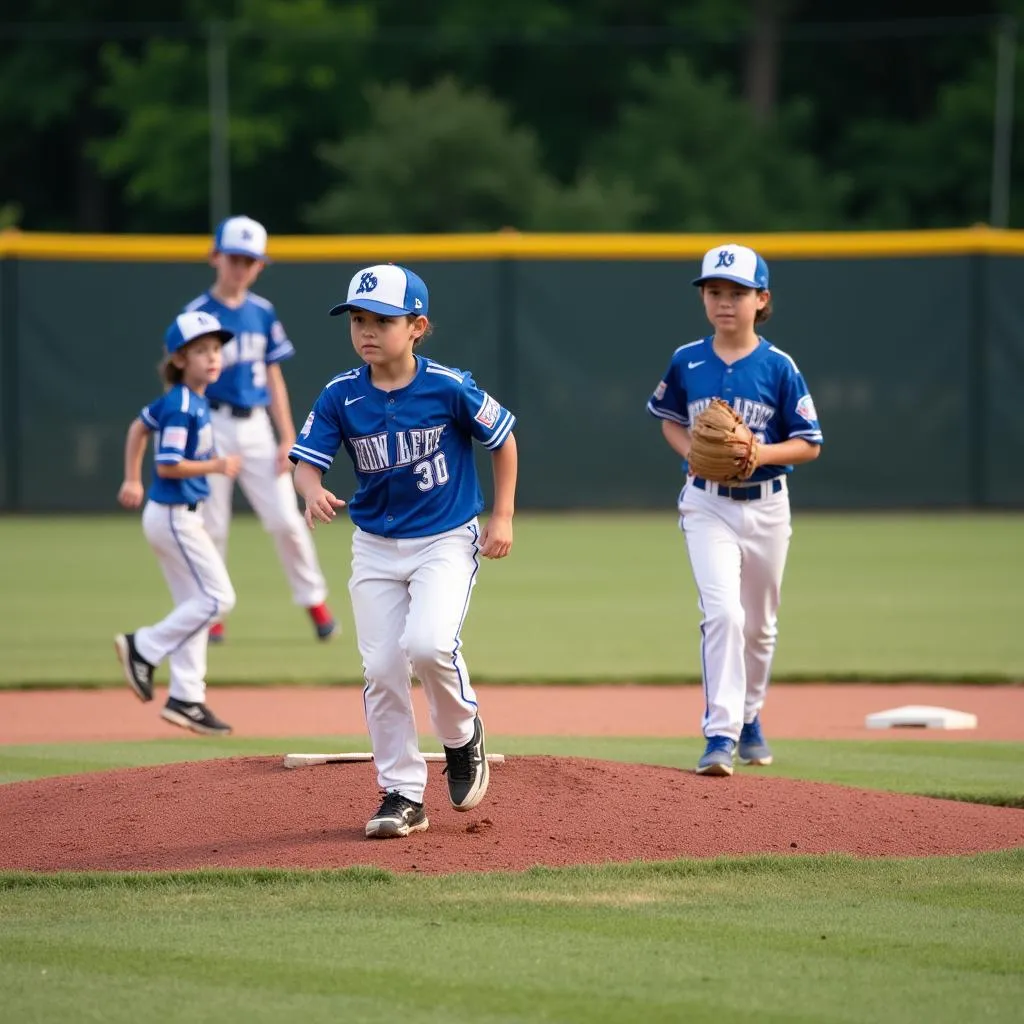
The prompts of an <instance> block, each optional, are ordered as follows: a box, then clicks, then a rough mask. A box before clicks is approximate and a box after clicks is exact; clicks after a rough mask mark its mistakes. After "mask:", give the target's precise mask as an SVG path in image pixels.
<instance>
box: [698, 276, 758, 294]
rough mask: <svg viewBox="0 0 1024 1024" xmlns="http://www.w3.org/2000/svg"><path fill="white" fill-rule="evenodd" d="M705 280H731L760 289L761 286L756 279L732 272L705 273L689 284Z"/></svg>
mask: <svg viewBox="0 0 1024 1024" xmlns="http://www.w3.org/2000/svg"><path fill="white" fill-rule="evenodd" d="M705 281H732V282H733V284H741V285H743V287H744V288H756V289H757V290H758V291H761V286H760V285H759V284H758V283H757V282H756V281H751V280H750V279H749V278H746V277H736V276H734V275H733V274H705V275H704V276H703V277H695V278H694V279H693V280H692V281H691V282H690V284H703V283H704V282H705Z"/></svg>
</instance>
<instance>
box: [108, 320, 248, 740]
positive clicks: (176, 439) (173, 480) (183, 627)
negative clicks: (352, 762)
mask: <svg viewBox="0 0 1024 1024" xmlns="http://www.w3.org/2000/svg"><path fill="white" fill-rule="evenodd" d="M231 337H232V335H231V332H230V331H226V330H224V328H223V327H222V326H221V324H220V322H219V321H218V320H217V318H216V317H213V316H210V315H209V314H208V313H200V312H196V313H182V314H181V315H180V316H179V317H177V318H176V319H175V321H174V323H172V324H171V326H170V327H169V328H168V329H167V333H166V335H165V339H164V343H165V349H166V353H167V355H166V357H165V359H164V363H163V366H162V373H163V377H164V381H165V383H166V385H167V391H166V392H165V393H164V394H163V395H161V396H160V398H157V399H155V400H154V401H152V402H150V403H149V405H147V406H146V407H145V408H144V409H143V410H142V412H141V413H140V414H139V417H138V419H136V420H134V421H133V422H132V424H131V426H129V428H128V437H127V440H126V442H125V452H124V482H123V483H122V484H121V489H120V491H119V492H118V495H117V500H118V501H119V502H120V503H121V504H122V505H123V506H124V507H125V508H138V507H139V505H141V504H142V498H143V489H142V458H143V455H144V454H145V451H146V444H147V442H148V440H149V435H150V434H151V433H154V434H156V435H157V437H158V440H157V442H156V456H155V459H154V467H153V469H154V472H153V483H152V486H151V487H150V489H149V500H148V501H147V502H146V507H145V509H144V510H143V512H142V529H143V532H144V533H145V535H146V539H147V540H148V541H149V543H150V546H151V547H152V548H153V550H154V552H156V557H157V559H158V560H159V562H160V568H161V569H162V570H163V573H164V578H165V579H166V580H167V585H168V587H169V588H170V591H171V596H172V597H173V599H174V605H175V607H174V610H173V611H172V612H171V613H170V615H168V616H167V617H166V618H164V619H163V620H161V621H160V622H158V623H157V624H156V625H154V626H143V627H142V628H140V629H137V630H136V631H135V632H134V633H119V634H118V635H117V636H115V637H114V649H115V650H116V652H117V657H118V660H119V661H120V662H121V667H122V669H123V671H124V676H125V679H126V680H127V682H128V685H129V686H130V687H131V688H132V690H133V691H134V692H135V695H136V696H137V697H138V698H139V700H142V701H151V700H152V699H153V670H154V668H155V667H156V666H157V665H159V664H160V662H161V661H163V660H164V658H168V659H169V660H170V669H171V679H170V687H169V696H168V699H167V703H166V705H165V706H164V708H163V710H162V711H161V712H160V716H161V718H163V719H165V720H166V721H168V722H171V723H172V724H174V725H180V726H182V727H183V728H185V729H191V730H192V731H193V732H198V733H203V734H206V735H214V736H218V735H224V734H227V733H230V732H231V726H229V725H227V724H226V723H225V722H222V721H221V720H220V719H219V718H218V717H217V716H216V715H215V714H214V713H213V712H212V711H211V710H210V709H209V708H208V707H207V706H206V644H207V631H208V629H209V627H210V624H211V623H212V622H214V621H217V620H219V619H220V618H221V617H222V616H224V615H227V613H228V612H229V611H231V609H232V608H233V607H234V604H235V591H234V588H233V587H232V586H231V580H230V579H229V578H228V573H227V569H225V567H224V560H223V559H222V558H221V557H220V553H219V552H218V551H217V548H216V546H215V545H214V543H213V541H212V540H211V539H210V535H209V534H208V533H207V532H206V529H205V528H204V526H203V513H202V510H201V506H202V505H203V503H204V502H205V500H206V499H207V497H208V496H209V493H210V487H209V484H208V482H207V474H211V473H213V474H221V475H223V476H225V477H227V478H229V479H234V478H235V477H236V476H237V475H238V472H239V470H240V469H241V465H242V460H241V458H240V456H238V455H220V456H218V455H217V454H216V453H215V451H214V444H213V429H212V427H211V426H210V410H209V403H208V401H207V399H206V395H205V393H206V389H207V387H208V386H209V385H210V384H211V383H212V382H213V381H215V380H216V379H217V377H218V376H219V375H220V372H221V350H222V346H223V344H224V343H225V342H227V341H228V340H230V338H231Z"/></svg>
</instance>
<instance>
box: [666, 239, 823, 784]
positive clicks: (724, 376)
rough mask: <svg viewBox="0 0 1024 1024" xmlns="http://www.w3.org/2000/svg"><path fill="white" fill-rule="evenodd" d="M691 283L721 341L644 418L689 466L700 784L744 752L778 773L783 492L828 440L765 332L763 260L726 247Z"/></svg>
mask: <svg viewBox="0 0 1024 1024" xmlns="http://www.w3.org/2000/svg"><path fill="white" fill-rule="evenodd" d="M693 284H694V285H696V286H697V287H699V288H700V291H701V297H702V299H703V301H704V311H705V313H706V315H707V318H708V320H709V321H710V322H711V325H712V327H713V328H714V333H713V334H711V335H709V336H707V337H705V338H702V339H701V340H699V341H694V342H691V343H690V344H688V345H683V346H682V347H681V348H678V349H676V351H675V353H674V354H673V356H672V360H671V362H670V363H669V367H668V371H667V372H666V373H665V376H664V378H663V379H662V380H661V381H660V382H659V384H658V386H657V388H655V390H654V394H653V395H652V396H651V398H650V400H649V401H648V403H647V409H648V411H649V412H650V413H651V414H652V415H654V416H657V417H658V418H659V419H660V420H661V429H662V434H663V435H664V437H665V440H666V441H667V442H668V444H669V446H670V447H671V448H672V449H673V450H674V451H675V452H677V453H678V454H679V455H681V456H682V457H683V459H684V460H686V461H685V463H684V467H685V469H686V472H687V476H686V482H685V483H684V485H683V489H682V491H681V493H680V495H679V502H678V505H679V526H680V529H681V530H682V531H683V535H684V537H685V539H686V547H687V551H688V553H689V556H690V564H691V566H692V568H693V576H694V580H695V581H696V584H697V592H698V601H699V606H700V609H701V612H702V613H703V615H704V620H703V622H702V623H701V666H702V674H703V680H704V695H705V710H704V716H703V720H702V723H701V724H702V728H703V733H704V736H705V738H706V740H707V744H706V746H705V750H704V754H703V756H702V757H701V758H700V760H699V761H698V763H697V772H698V774H701V775H732V772H733V763H734V760H735V758H736V755H737V753H738V754H739V759H740V760H741V761H742V762H744V763H745V764H751V765H766V764H771V762H772V752H771V749H770V748H769V746H768V743H767V741H766V740H765V738H764V734H763V732H762V730H761V721H760V712H761V709H762V708H763V706H764V702H765V695H766V693H767V690H768V679H769V675H770V672H771V663H772V655H773V654H774V652H775V639H776V635H777V622H778V608H779V597H780V593H781V588H782V574H783V570H784V569H785V565H786V554H787V551H788V548H789V538H790V535H791V534H792V527H791V525H790V510H789V488H788V483H787V480H788V478H789V474H790V473H791V472H792V471H793V467H794V466H796V465H799V464H800V463H803V462H811V461H812V460H814V459H816V458H817V457H818V454H819V452H820V451H821V444H822V433H821V427H820V426H819V424H818V414H817V412H816V411H815V408H814V401H813V399H812V398H811V395H810V392H809V391H808V388H807V384H806V383H805V382H804V378H803V376H802V375H801V373H800V371H799V370H798V369H797V366H796V363H794V362H793V360H792V359H791V358H790V356H788V355H787V354H786V353H785V352H783V351H782V350H781V349H777V348H776V347H775V346H774V345H772V344H771V343H770V342H769V341H767V340H765V339H764V338H762V337H761V336H760V335H759V334H758V333H757V326H758V325H759V324H761V323H763V322H764V321H765V320H767V319H768V317H769V316H770V315H771V304H772V298H771V293H770V292H769V290H768V265H767V264H766V263H765V261H764V260H763V259H762V258H761V257H760V256H759V255H758V254H757V253H756V252H754V251H753V250H752V249H749V248H747V247H746V246H742V245H734V244H727V245H721V246H717V247H715V248H714V249H711V250H709V251H708V252H707V253H706V254H705V255H704V259H703V263H702V266H701V273H700V276H699V277H698V278H696V279H695V280H694V281H693Z"/></svg>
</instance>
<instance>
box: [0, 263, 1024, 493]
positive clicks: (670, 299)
mask: <svg viewBox="0 0 1024 1024" xmlns="http://www.w3.org/2000/svg"><path fill="white" fill-rule="evenodd" d="M409 262H411V263H412V265H413V266H415V267H416V268H417V269H418V270H419V271H420V272H421V273H422V274H423V276H424V277H425V278H426V280H427V283H428V285H429V286H430V290H431V307H432V309H431V312H432V319H433V320H434V323H435V333H434V336H433V337H432V338H430V339H429V341H428V343H427V345H426V347H425V349H424V351H425V352H426V353H427V354H429V355H431V356H433V357H434V358H436V359H438V360H440V361H441V362H444V363H448V364H450V365H453V366H458V367H462V368H464V369H465V368H468V369H471V370H472V371H473V373H474V376H475V377H476V379H477V381H478V383H480V384H481V385H482V386H483V387H485V388H486V389H488V390H489V391H493V393H494V394H495V395H497V396H498V397H500V398H501V399H502V400H503V401H504V402H505V403H506V404H508V405H510V406H511V407H512V408H514V409H515V411H516V412H517V413H518V414H519V418H520V419H519V427H518V429H517V432H516V433H517V437H518V439H519V444H520V450H521V477H520V481H521V482H520V507H521V508H536V509H561V508H658V507H661V508H671V506H672V504H673V502H674V498H675V493H676V490H677V488H678V484H679V470H678V465H677V461H676V459H675V457H674V456H673V455H672V454H671V452H670V451H669V450H668V448H667V447H666V446H665V444H664V442H663V441H662V440H661V437H660V431H659V428H658V424H657V422H656V421H654V420H653V419H651V417H649V416H648V415H647V414H646V412H645V411H644V403H645V402H646V400H647V397H648V395H649V394H650V392H651V390H652V389H653V387H654V386H655V385H656V384H657V382H658V379H659V378H660V376H661V374H662V371H663V370H664V368H665V367H666V365H667V363H668V360H669V358H670V356H671V354H672V352H673V350H674V349H675V348H676V347H677V346H678V345H681V344H683V343H685V342H687V341H691V340H693V339H694V338H696V337H698V336H700V335H701V334H703V333H705V326H706V325H705V323H704V321H703V314H702V311H701V306H700V302H699V299H698V296H697V294H696V292H695V289H693V288H692V287H691V286H690V285H689V280H690V278H691V277H692V276H693V271H694V265H695V261H693V260H685V261H675V260H657V259H644V260H611V259H609V260H595V259H581V260H568V259H566V260H543V259H541V260H536V259H524V260H515V259H494V260H464V261H463V260H459V261H454V260H449V261H443V260H430V261H421V262H418V263H417V262H415V261H409ZM771 267H772V274H773V281H772V283H773V293H774V297H775V310H776V312H775V315H774V317H773V318H772V320H771V321H770V322H769V323H768V324H767V325H766V327H765V329H764V333H765V335H766V336H767V337H768V338H769V339H770V340H771V341H772V342H774V343H775V344H776V345H778V346H779V347H780V348H783V349H785V350H786V351H788V352H789V353H790V354H791V355H792V356H793V357H794V358H795V359H796V361H797V363H798V364H799V366H800V368H801V369H802V370H803V372H804V374H805V376H806V377H807V379H808V381H809V383H810V385H811V390H812V392H813V394H814V396H815V399H816V403H817V406H818V410H819V413H820V416H821V421H822V425H823V428H824V431H825V438H826V447H825V452H824V454H823V456H822V458H821V459H820V460H819V461H818V462H816V463H815V464H814V465H813V466H809V467H805V468H803V469H801V470H799V471H798V472H797V474H796V477H795V480H794V488H793V491H794V503H795V504H797V505H800V506H803V507H819V508H901V507H936V508H940V507H955V506H1010V505H1012V506H1019V505H1021V504H1024V481H1022V478H1021V474H1020V473H1019V472H1018V471H1017V469H1016V466H1017V461H1018V460H1017V459H1016V458H1014V456H1018V455H1019V453H1021V452H1022V451H1024V423H1022V420H1021V417H1020V414H1019V410H1018V405H1020V403H1021V400H1022V399H1024V288H1022V287H1021V285H1020V281H1019V278H1018V275H1019V274H1021V272H1022V270H1024V258H1021V257H1016V256H996V255H964V256H928V257H916V258H911V257H905V258H850V259H845V258H838V259H837V258H830V259H775V260H773V261H772V262H771ZM356 269H358V265H357V264H353V263H329V262H320V263H316V262H298V263H290V262H282V263H276V264H273V265H271V266H270V267H269V268H268V269H267V270H266V271H265V272H264V275H263V277H262V278H261V279H260V281H259V283H258V285H257V291H259V292H260V293H261V294H264V295H266V296H268V297H269V298H271V299H272V300H273V301H274V302H275V303H276V305H277V308H278V311H279V313H280V315H281V318H282V320H283V322H284V324H285V326H286V328H287V329H288V332H289V334H290V335H291V337H292V339H293V340H294V342H295V345H296V348H297V355H296V357H295V358H294V359H292V360H291V361H290V362H289V363H287V364H286V378H287V380H288V384H289V388H290V390H291V395H292V403H293V407H294V412H295V418H296V421H297V422H298V423H301V422H302V419H303V418H304V417H305V414H306V411H307V409H308V407H309V406H310V404H311V403H312V401H313V400H314V398H315V397H316V395H317V393H318V391H319V389H320V387H321V386H322V385H323V383H324V382H325V381H326V380H327V379H328V378H329V377H330V376H331V375H332V374H333V373H335V372H336V371H338V370H341V369H344V368H347V367H349V366H351V365H353V363H354V362H355V359H356V357H355V356H354V354H353V352H352V349H351V346H350V344H349V341H348V335H347V320H346V319H345V318H330V317H328V316H327V310H328V308H329V307H330V305H331V304H332V303H333V302H334V301H336V300H337V299H338V298H339V297H340V296H342V295H343V293H344V289H345V286H346V284H347V281H348V279H349V277H350V275H351V274H352V273H353V271H354V270H356ZM209 276H210V271H209V269H208V268H207V267H206V266H205V265H203V264H201V263H186V262H180V263H175V262H135V263H132V262H117V261H109V260H105V261H98V262H88V261H82V260H78V259H75V260H71V259H69V260H48V259H19V258H13V257H8V258H6V259H3V260H2V261H0V328H2V330H0V508H3V509H5V510H8V511H16V510H27V511H28V510H32V511H49V510H67V511H102V510H110V509H113V507H114V504H115V502H114V496H115V493H116V490H117V486H118V483H119V481H120V477H121V453H122V445H123V440H124V432H125V429H126V427H127V425H128V423H129V421H130V420H131V419H132V418H133V416H135V415H136V413H137V411H138V409H139V408H140V406H141V405H142V404H143V403H144V402H146V401H149V400H150V399H151V398H153V397H154V396H155V395H156V394H158V393H159V390H160V383H159V380H158V379H157V376H156V371H155V367H156V363H157V361H158V360H159V357H160V348H161V339H162V335H163V331H164V328H165V327H166V325H167V323H169V322H170V320H171V318H172V317H173V316H174V315H175V314H176V313H177V312H178V311H179V309H180V307H181V306H182V304H183V303H184V302H186V301H188V300H189V299H191V298H192V297H193V296H195V295H197V294H198V293H199V292H200V291H202V290H203V288H205V287H206V286H207V284H208V283H209ZM484 463H485V457H482V458H481V465H484ZM336 476H337V477H338V479H335V481H334V485H335V486H336V488H337V489H338V490H339V492H341V493H348V492H349V490H350V486H351V476H350V475H349V474H348V472H347V470H344V469H342V470H340V471H336Z"/></svg>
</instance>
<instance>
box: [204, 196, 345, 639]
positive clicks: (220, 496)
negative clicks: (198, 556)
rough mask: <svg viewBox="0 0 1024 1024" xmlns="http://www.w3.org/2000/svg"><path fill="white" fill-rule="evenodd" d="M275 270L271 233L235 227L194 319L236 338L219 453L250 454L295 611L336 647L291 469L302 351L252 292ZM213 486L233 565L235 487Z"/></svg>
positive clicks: (221, 397) (243, 220)
mask: <svg viewBox="0 0 1024 1024" xmlns="http://www.w3.org/2000/svg"><path fill="white" fill-rule="evenodd" d="M268 262H269V259H268V257H267V229H266V228H265V227H264V226H263V225H262V224H261V223H260V222H259V221H256V220H253V219H252V217H245V216H235V217H228V218H227V219H226V220H224V221H222V222H221V223H220V224H219V225H218V226H217V230H216V231H215V232H214V236H213V247H212V251H211V253H210V264H211V265H212V266H213V268H214V270H215V271H216V279H215V281H214V283H213V285H212V287H210V288H209V289H208V290H207V291H205V292H204V293H203V294H202V295H200V296H198V297H197V298H196V299H194V300H193V301H192V302H190V303H188V305H187V306H186V307H185V309H186V310H201V311H203V312H206V313H209V314H210V315H211V316H215V317H217V318H218V319H219V320H220V321H221V323H222V324H224V326H225V327H227V328H228V329H229V330H230V331H231V332H232V333H233V334H234V335H235V339H234V340H233V341H232V342H230V343H229V344H228V345H226V346H225V349H224V372H223V373H222V374H221V376H220V379H219V380H218V381H217V382H216V383H215V384H213V385H211V387H210V391H209V399H210V410H211V422H212V423H213V430H214V434H215V436H216V438H217V448H218V450H219V451H221V452H225V453H233V454H239V453H241V452H243V451H244V452H245V454H246V460H245V466H244V468H243V469H242V471H241V473H240V474H239V476H238V485H239V486H240V487H241V489H242V492H243V494H244V495H245V497H246V499H247V500H248V502H249V504H250V506H252V509H253V511H254V512H255V513H256V515H257V517H258V518H259V520H260V523H261V525H262V526H263V528H264V529H265V530H266V531H267V533H268V534H270V537H271V539H272V540H273V543H274V549H275V551H276V553H277V557H278V560H279V561H280V563H281V567H282V568H283V569H284V573H285V577H286V578H287V580H288V585H289V589H290V591H291V598H292V603H293V604H295V605H297V606H298V607H300V608H304V609H305V610H306V614H307V615H308V617H309V620H310V622H311V624H312V627H313V631H314V635H315V636H316V637H317V638H318V639H320V640H330V639H331V638H332V637H333V636H335V635H336V634H337V633H338V630H339V626H338V623H337V622H336V620H335V619H334V616H333V615H332V614H331V611H330V609H329V608H328V606H327V603H326V601H327V583H326V581H325V580H324V576H323V573H322V572H321V569H320V562H319V559H318V558H317V553H316V548H315V547H314V545H313V541H312V539H311V538H310V536H309V531H308V530H307V529H306V528H305V526H304V524H303V522H302V516H301V514H300V513H299V509H298V503H297V502H296V500H295V491H294V490H293V489H292V483H291V464H290V463H289V461H288V452H289V451H291V446H292V444H293V443H294V441H295V422H294V419H293V417H292V409H291V400H290V398H289V395H288V386H287V383H286V382H285V376H284V370H283V366H284V363H285V362H287V360H289V359H290V358H291V357H292V356H294V355H295V347H294V345H293V344H292V342H291V339H290V338H289V337H288V334H287V332H286V331H285V329H284V326H283V325H282V323H281V321H280V319H279V317H278V315H277V311H276V309H275V308H274V305H273V303H271V302H270V301H269V300H267V299H266V298H264V297H263V296H262V295H257V294H256V293H255V292H253V291H252V288H253V286H254V285H255V283H256V280H257V278H258V277H259V276H260V274H261V273H262V272H263V269H264V267H265V266H266V265H267V263H268ZM211 483H212V486H211V490H210V498H209V501H208V502H207V506H206V513H207V514H206V521H207V528H208V529H209V532H210V536H212V537H213V540H214V543H215V544H216V545H217V550H218V551H219V552H220V553H221V557H222V558H224V559H225V560H226V559H227V548H228V534H229V531H230V526H231V516H232V508H233V498H234V490H235V481H234V480H233V479H230V478H227V477H223V478H218V479H214V480H213V481H212V482H211ZM225 639H226V635H225V631H224V624H223V623H222V622H220V621H217V622H215V623H214V624H213V625H212V626H211V628H210V640H211V641H212V642H213V643H223V642H225Z"/></svg>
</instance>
